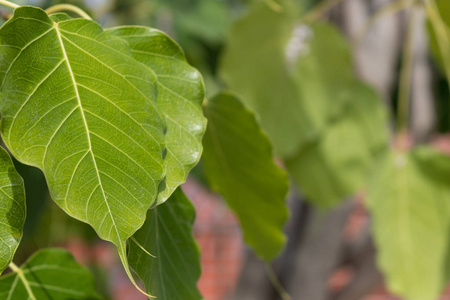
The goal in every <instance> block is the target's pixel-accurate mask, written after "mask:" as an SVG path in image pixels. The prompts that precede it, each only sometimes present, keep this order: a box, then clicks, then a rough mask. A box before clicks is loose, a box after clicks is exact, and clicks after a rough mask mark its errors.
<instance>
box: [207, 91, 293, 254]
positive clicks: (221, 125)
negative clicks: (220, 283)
mask: <svg viewBox="0 0 450 300" xmlns="http://www.w3.org/2000/svg"><path fill="white" fill-rule="evenodd" d="M204 111H205V115H206V116H207V118H208V128H207V130H206V134H205V137H204V140H203V144H204V154H203V163H204V171H205V174H206V177H207V178H208V182H209V183H210V186H211V187H212V188H213V189H214V190H216V191H217V192H219V193H221V194H222V195H223V196H224V198H225V200H226V201H227V203H228V205H229V206H230V207H231V209H233V211H235V212H236V214H237V216H238V218H239V221H240V223H241V225H242V229H243V231H244V236H245V240H246V242H247V243H248V244H249V245H250V246H251V247H252V248H253V249H254V250H255V252H256V253H257V254H258V255H259V256H260V257H262V258H264V259H265V260H268V261H270V260H271V259H273V258H274V257H275V256H276V255H277V254H278V253H279V252H280V250H281V248H282V247H283V245H284V242H285V236H284V234H283V225H284V223H285V222H286V220H287V217H288V211H287V208H286V205H285V197H286V194H287V192H288V188H289V181H288V179H287V175H286V173H285V172H284V171H283V170H282V169H280V168H279V167H278V166H276V165H275V163H274V161H273V157H272V148H271V144H270V142H269V140H268V138H267V137H266V135H265V134H264V133H263V132H262V131H261V128H260V127H259V125H258V123H257V122H256V120H255V117H254V115H253V114H252V113H251V112H250V111H248V110H247V109H246V108H245V107H244V106H243V105H242V104H241V102H240V101H239V100H238V99H237V98H236V97H234V96H233V95H231V94H228V93H221V94H218V95H217V96H215V97H213V98H212V99H210V100H209V101H208V102H207V103H206V106H205V107H204Z"/></svg>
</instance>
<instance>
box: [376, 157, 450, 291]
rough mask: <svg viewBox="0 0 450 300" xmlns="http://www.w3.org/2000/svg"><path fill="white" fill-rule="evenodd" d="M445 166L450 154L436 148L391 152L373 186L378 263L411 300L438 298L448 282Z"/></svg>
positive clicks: (449, 193) (449, 205)
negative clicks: (447, 154)
mask: <svg viewBox="0 0 450 300" xmlns="http://www.w3.org/2000/svg"><path fill="white" fill-rule="evenodd" d="M443 161H446V162H445V165H443V166H439V168H435V166H437V165H438V163H439V162H443ZM430 166H431V167H430ZM445 166H447V167H448V166H450V158H449V157H446V156H445V155H443V154H441V153H439V152H437V151H436V150H433V149H431V148H418V149H415V150H413V151H412V152H410V153H389V154H388V155H386V156H385V157H384V158H383V159H382V161H381V162H380V164H379V165H378V168H377V170H376V172H375V174H374V176H373V179H372V181H371V183H370V186H369V190H368V198H367V204H368V207H369V209H370V212H371V214H372V216H373V229H372V230H373V233H374V237H375V243H376V245H377V249H378V258H377V260H378V265H379V267H380V268H381V270H382V271H383V273H384V275H385V278H386V281H387V284H388V286H389V288H390V289H391V290H392V291H393V292H394V293H396V294H398V295H401V296H403V297H405V298H406V299H408V300H431V299H436V298H437V297H438V295H439V294H440V292H441V290H442V288H443V287H444V284H445V281H444V278H445V277H444V274H445V271H446V270H445V266H446V265H445V262H446V256H447V241H448V234H449V225H450V222H449V220H450V218H449V213H450V189H449V185H448V174H449V172H450V169H448V170H447V172H445V173H443V172H442V169H443V167H445ZM439 169H440V170H439ZM443 176H444V177H443ZM445 180H447V182H446V183H445ZM425 274H426V276H424V275H425Z"/></svg>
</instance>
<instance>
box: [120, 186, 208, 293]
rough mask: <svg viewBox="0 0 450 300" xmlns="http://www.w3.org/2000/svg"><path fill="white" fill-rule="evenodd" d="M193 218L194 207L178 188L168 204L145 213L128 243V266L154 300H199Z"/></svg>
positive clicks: (197, 258)
mask: <svg viewBox="0 0 450 300" xmlns="http://www.w3.org/2000/svg"><path fill="white" fill-rule="evenodd" d="M194 219H195V209H194V207H193V206H192V204H191V203H190V202H189V200H188V199H187V198H186V196H185V195H184V194H183V192H182V191H181V190H180V189H177V190H176V191H175V192H174V193H173V194H172V196H171V197H170V199H169V200H168V201H166V202H165V203H164V204H162V205H159V206H156V207H154V208H152V209H150V210H149V211H148V213H147V220H146V221H145V223H144V226H142V228H141V229H139V230H138V231H137V232H136V233H135V234H134V235H133V237H132V238H131V239H129V240H128V243H129V247H128V249H129V253H128V259H129V262H130V266H131V267H132V268H133V270H134V271H135V273H136V274H137V275H138V277H139V278H140V279H141V280H142V282H143V283H144V285H145V288H146V290H147V292H148V293H150V294H152V295H154V296H156V297H157V299H161V300H172V299H183V300H199V299H202V296H201V295H200V293H199V291H198V289H197V281H198V279H199V277H200V273H201V271H200V255H199V250H198V246H197V244H196V243H195V240H194V237H193V236H192V224H193V223H194Z"/></svg>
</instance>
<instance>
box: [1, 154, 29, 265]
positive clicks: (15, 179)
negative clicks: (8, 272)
mask: <svg viewBox="0 0 450 300" xmlns="http://www.w3.org/2000/svg"><path fill="white" fill-rule="evenodd" d="M25 215H26V209H25V188H24V185H23V180H22V177H20V175H19V174H18V173H17V171H16V169H15V168H14V165H13V163H12V161H11V158H10V157H9V154H8V153H7V152H6V151H5V149H3V148H2V147H0V274H1V273H2V272H3V270H5V269H6V267H7V266H8V265H9V263H10V262H11V260H12V259H13V257H14V253H15V252H16V250H17V247H18V246H19V243H20V240H21V239H22V232H23V226H24V223H25Z"/></svg>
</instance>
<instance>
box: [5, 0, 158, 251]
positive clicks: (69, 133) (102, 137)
mask: <svg viewBox="0 0 450 300" xmlns="http://www.w3.org/2000/svg"><path fill="white" fill-rule="evenodd" d="M18 32H19V33H20V35H18V34H17V33H18ZM0 38H1V39H2V48H1V53H0V54H1V58H2V59H1V61H0V63H1V64H2V66H3V69H2V72H1V74H0V80H1V81H2V83H3V84H2V86H1V95H2V104H1V113H2V123H1V124H2V128H1V131H2V135H3V137H4V140H5V143H6V144H7V146H8V148H9V149H10V150H11V152H12V153H13V154H14V156H15V157H16V158H17V159H18V160H20V161H21V162H24V163H27V164H31V165H34V166H37V167H39V168H41V169H42V170H43V171H44V174H45V175H46V178H47V181H48V185H49V188H50V191H51V194H52V197H53V199H54V200H55V201H56V202H57V203H58V204H59V205H60V206H61V207H62V208H63V209H64V210H65V211H66V212H67V213H68V214H69V215H71V216H73V217H75V218H77V219H80V220H82V221H84V222H87V223H89V224H91V225H92V226H93V227H94V228H95V229H96V231H97V233H98V234H99V236H100V237H101V238H103V239H106V240H110V241H112V242H114V243H115V244H117V245H118V247H119V248H120V249H123V248H124V242H125V240H126V239H127V238H128V237H129V236H131V235H132V233H133V232H134V231H136V230H137V229H138V228H139V227H140V226H141V225H142V223H143V222H144V220H145V215H146V211H147V209H148V207H149V206H150V205H151V204H152V203H153V202H154V199H155V198H156V195H157V189H158V185H159V182H160V181H161V180H162V178H163V175H164V166H163V159H162V151H163V146H164V136H163V132H164V130H165V125H164V119H163V118H162V117H161V115H160V113H159V111H158V109H157V105H156V93H157V87H156V78H155V76H154V74H153V73H152V72H150V71H148V70H146V69H145V68H143V66H142V65H141V64H140V63H139V62H137V61H136V60H134V58H133V57H132V55H131V52H130V50H129V48H128V47H127V45H126V42H124V41H122V40H120V39H118V38H116V37H113V36H110V35H107V34H105V33H104V32H103V30H102V28H101V27H100V26H99V25H98V24H96V23H94V22H92V21H88V20H85V19H69V20H65V21H60V22H54V21H52V20H51V19H50V18H49V17H48V16H47V15H46V14H45V13H44V12H43V11H42V10H40V9H38V8H33V7H20V8H18V9H16V10H15V12H14V16H13V17H12V18H11V19H10V20H9V21H8V22H7V23H6V24H5V25H4V26H3V27H2V28H1V30H0Z"/></svg>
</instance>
